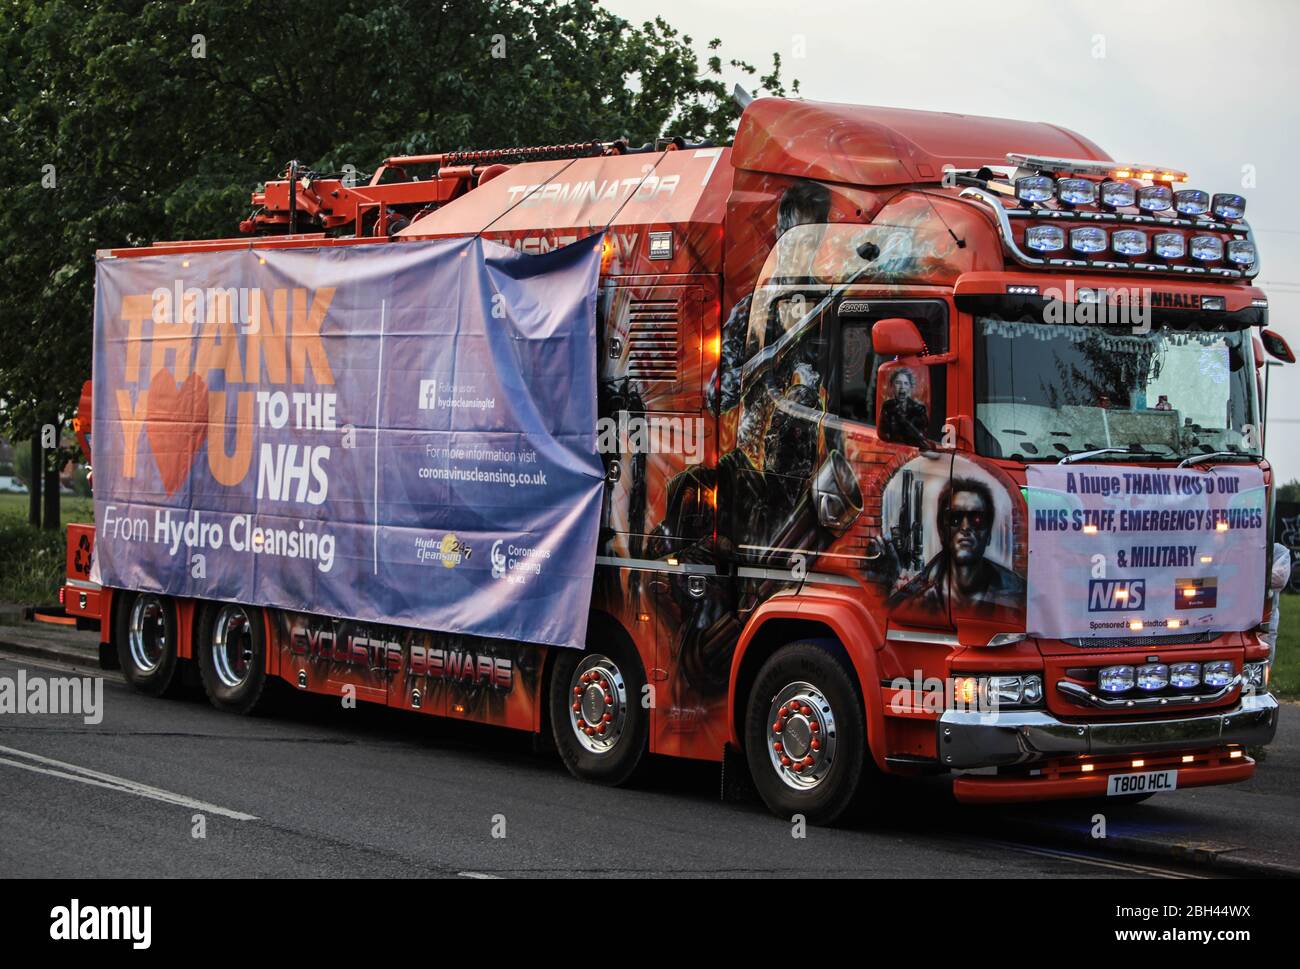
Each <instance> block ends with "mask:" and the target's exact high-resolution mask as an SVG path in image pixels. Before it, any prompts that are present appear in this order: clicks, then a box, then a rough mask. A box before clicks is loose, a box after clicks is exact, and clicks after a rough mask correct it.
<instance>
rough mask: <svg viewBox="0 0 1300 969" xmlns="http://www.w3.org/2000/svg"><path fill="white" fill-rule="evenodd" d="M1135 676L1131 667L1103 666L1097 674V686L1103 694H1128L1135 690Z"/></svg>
mask: <svg viewBox="0 0 1300 969" xmlns="http://www.w3.org/2000/svg"><path fill="white" fill-rule="evenodd" d="M1135 676H1136V674H1135V672H1134V670H1133V667H1131V666H1103V667H1102V668H1101V670H1100V671H1099V672H1098V673H1097V685H1098V686H1099V687H1101V691H1102V692H1103V693H1127V692H1128V691H1129V690H1131V689H1133V682H1134V678H1135Z"/></svg>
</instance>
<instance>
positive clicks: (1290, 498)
mask: <svg viewBox="0 0 1300 969" xmlns="http://www.w3.org/2000/svg"><path fill="white" fill-rule="evenodd" d="M1277 500H1278V501H1279V502H1281V501H1285V502H1289V503H1300V479H1296V478H1292V479H1291V480H1290V481H1288V482H1287V483H1286V484H1284V485H1282V486H1280V487H1279V488H1278V489H1277Z"/></svg>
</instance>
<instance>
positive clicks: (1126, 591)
mask: <svg viewBox="0 0 1300 969" xmlns="http://www.w3.org/2000/svg"><path fill="white" fill-rule="evenodd" d="M1027 484H1028V489H1027V499H1028V503H1029V592H1028V597H1029V601H1028V606H1027V610H1028V615H1027V620H1026V621H1027V623H1028V625H1027V630H1028V632H1029V633H1030V634H1031V635H1036V636H1044V637H1050V638H1053V639H1062V638H1075V637H1085V638H1099V637H1100V638H1110V637H1119V638H1129V637H1134V636H1172V635H1187V634H1194V633H1198V632H1206V631H1215V632H1238V631H1242V630H1246V629H1251V628H1254V627H1255V626H1257V625H1258V624H1259V621H1260V617H1261V615H1262V613H1263V608H1264V582H1265V575H1264V567H1265V560H1266V553H1267V550H1268V548H1269V542H1268V535H1267V530H1266V522H1267V515H1266V507H1267V506H1266V502H1267V493H1266V492H1265V489H1264V476H1263V472H1261V471H1260V469H1259V468H1258V467H1232V466H1228V465H1218V466H1216V467H1214V468H1213V469H1212V470H1205V469H1187V470H1175V469H1158V468H1133V467H1123V468H1120V467H1114V466H1106V465H1102V464H1095V465H1084V464H1078V465H1055V464H1052V465H1037V464H1033V465H1030V466H1029V468H1028V473H1027Z"/></svg>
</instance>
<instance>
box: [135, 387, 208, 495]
mask: <svg viewBox="0 0 1300 969" xmlns="http://www.w3.org/2000/svg"><path fill="white" fill-rule="evenodd" d="M144 433H145V436H146V437H147V438H149V449H150V450H151V451H153V460H154V463H155V464H156V465H158V474H159V475H161V477H162V486H163V490H164V491H166V492H167V494H169V495H171V494H175V492H176V489H177V488H179V487H180V486H181V484H182V483H183V482H184V481H185V479H186V478H187V477H188V476H189V473H190V466H191V465H192V464H193V463H194V456H195V455H196V454H198V453H199V448H201V447H202V446H203V442H204V441H205V440H206V439H207V436H208V385H207V384H206V383H205V382H204V380H203V378H202V377H200V376H199V375H198V374H197V373H192V374H190V375H189V377H187V378H186V380H185V382H184V383H183V384H181V385H180V386H177V384H176V380H175V378H173V377H172V375H171V371H170V370H159V371H158V372H157V373H156V374H154V375H153V380H151V381H150V382H149V415H148V417H147V418H146V419H145V426H144Z"/></svg>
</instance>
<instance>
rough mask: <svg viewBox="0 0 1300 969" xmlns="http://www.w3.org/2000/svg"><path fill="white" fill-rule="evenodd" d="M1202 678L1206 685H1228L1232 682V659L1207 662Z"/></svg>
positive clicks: (1203, 668)
mask: <svg viewBox="0 0 1300 969" xmlns="http://www.w3.org/2000/svg"><path fill="white" fill-rule="evenodd" d="M1201 678H1202V679H1203V680H1204V681H1205V685H1206V686H1227V685H1228V684H1229V683H1231V682H1232V660H1230V659H1216V660H1212V661H1211V662H1209V663H1206V664H1205V665H1204V666H1203V667H1202V673H1201Z"/></svg>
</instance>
